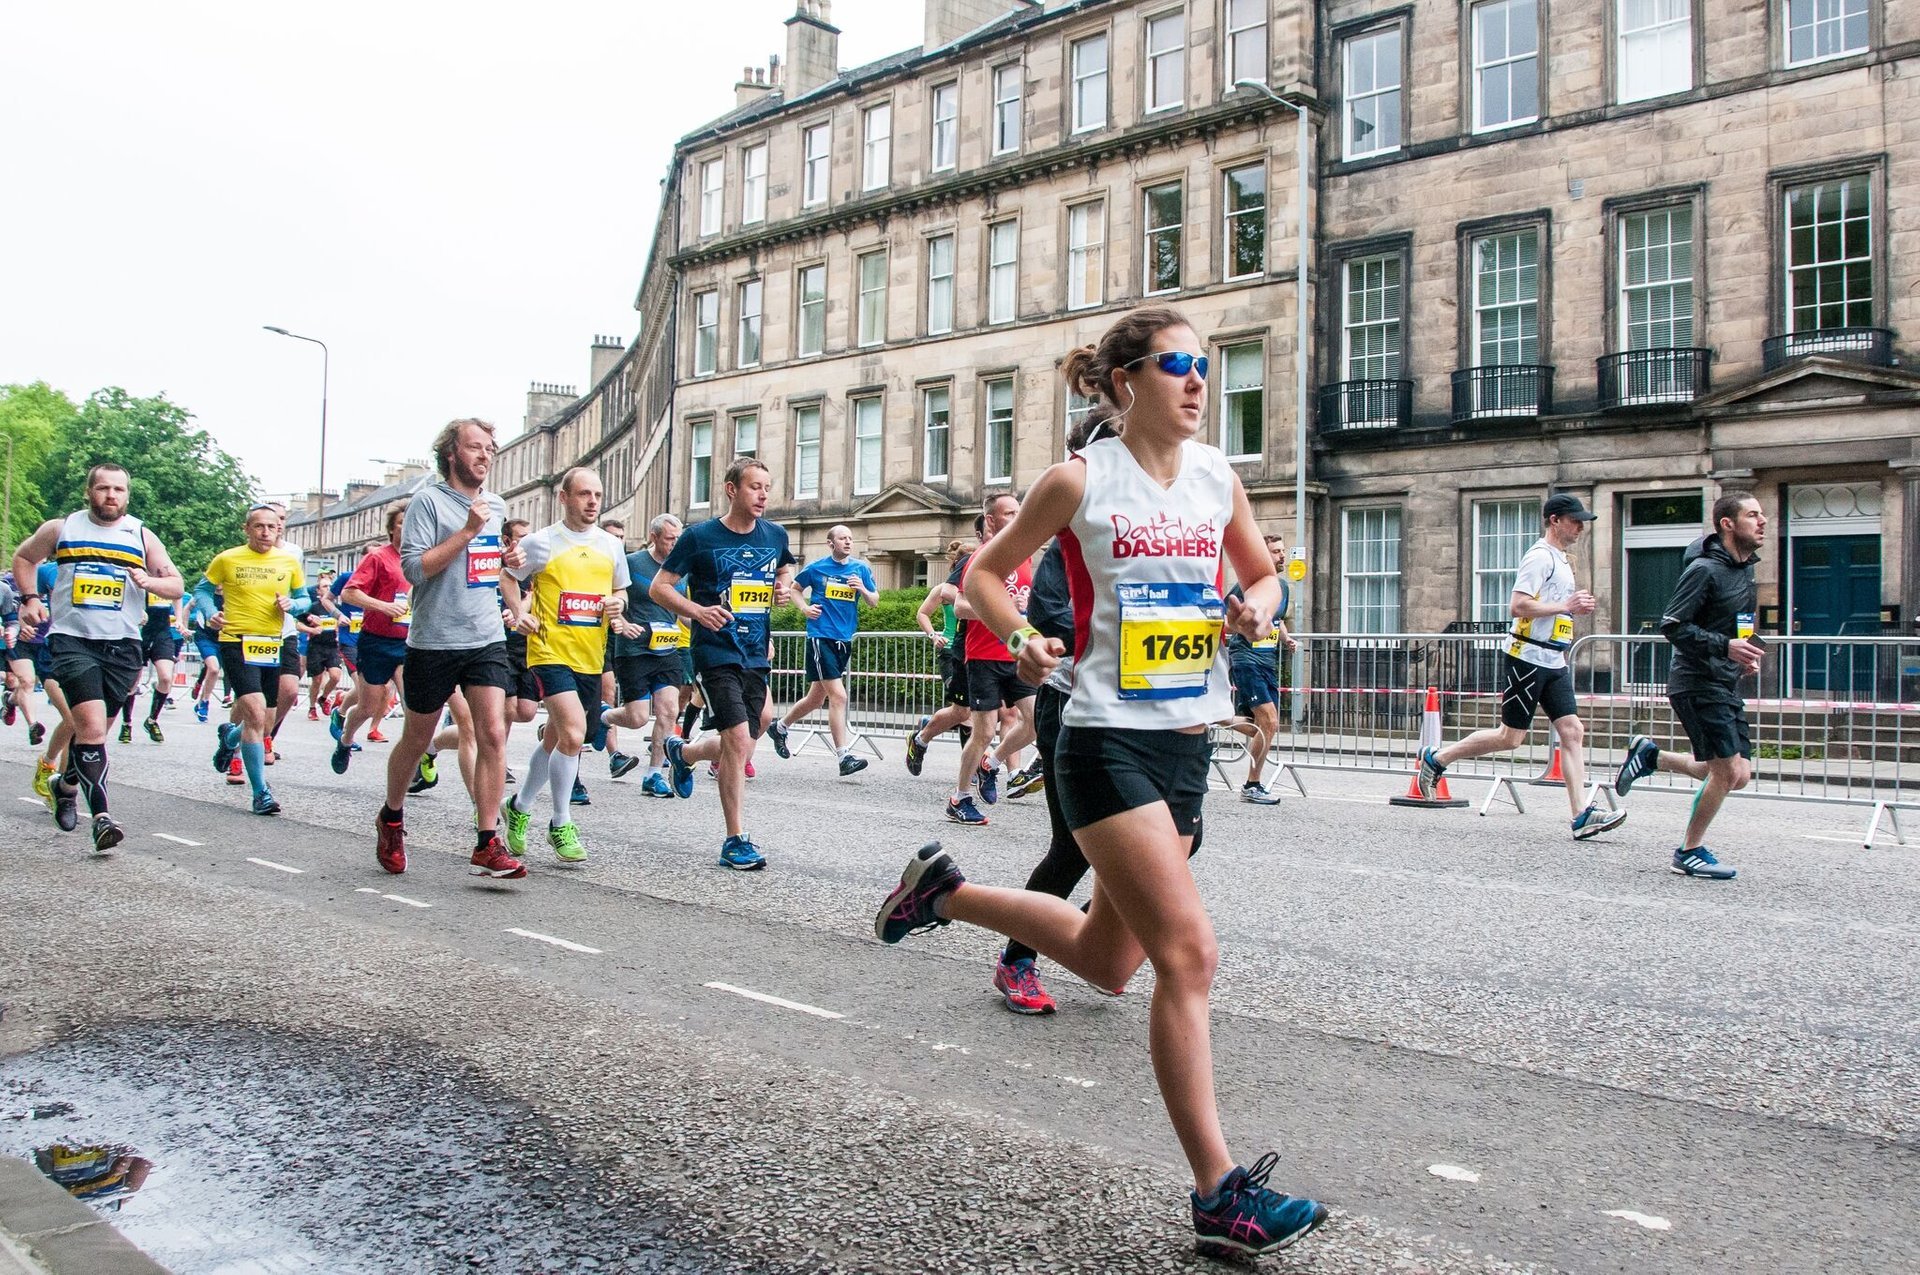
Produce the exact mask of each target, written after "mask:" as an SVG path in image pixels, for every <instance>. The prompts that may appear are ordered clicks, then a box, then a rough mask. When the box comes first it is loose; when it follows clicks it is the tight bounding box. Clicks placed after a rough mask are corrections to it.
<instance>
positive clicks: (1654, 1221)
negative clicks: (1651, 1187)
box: [1607, 1209, 1673, 1231]
mask: <svg viewBox="0 0 1920 1275" xmlns="http://www.w3.org/2000/svg"><path fill="white" fill-rule="evenodd" d="M1607 1216H1608V1217H1618V1218H1625V1219H1626V1220H1627V1221H1629V1222H1631V1223H1633V1224H1634V1225H1635V1226H1644V1227H1646V1228H1647V1229H1648V1230H1649V1231H1671V1230H1672V1229H1673V1223H1671V1222H1669V1221H1667V1219H1665V1218H1663V1217H1655V1216H1654V1215H1653V1214H1651V1213H1636V1212H1634V1211H1633V1210H1632V1209H1608V1210H1607Z"/></svg>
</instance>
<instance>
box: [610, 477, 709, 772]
mask: <svg viewBox="0 0 1920 1275" xmlns="http://www.w3.org/2000/svg"><path fill="white" fill-rule="evenodd" d="M680 530H681V528H680V520H679V519H678V518H675V517H674V516H673V515H672V514H660V515H658V516H656V517H655V518H654V520H653V521H652V522H651V523H648V524H647V544H646V547H645V548H644V549H638V550H636V551H634V552H633V553H630V554H628V555H627V576H628V578H629V579H631V580H632V581H633V583H632V584H630V585H629V586H627V610H626V614H624V615H622V616H621V617H620V618H619V619H618V620H616V621H614V623H613V675H614V680H615V681H616V682H618V683H619V687H620V707H619V708H615V709H609V710H607V711H605V712H603V713H602V714H601V716H600V720H601V722H602V723H603V724H604V725H606V726H609V727H612V728H614V729H616V730H639V729H640V728H641V727H643V726H645V725H647V723H648V721H649V720H651V721H652V723H653V740H652V746H651V747H652V757H651V759H650V765H651V769H649V770H648V771H647V777H646V778H645V779H643V780H641V781H640V791H642V792H644V793H646V794H647V796H649V797H668V798H671V797H672V796H673V789H672V788H670V787H668V786H667V777H666V774H665V772H664V771H663V770H662V769H661V762H662V760H663V759H664V758H665V756H666V742H667V731H668V730H669V729H670V728H671V727H672V724H673V720H674V718H675V716H676V715H678V713H679V711H680V687H681V685H682V681H681V679H682V678H684V677H685V676H686V674H685V672H684V671H683V670H682V667H681V660H682V658H683V656H684V653H685V652H686V649H687V642H688V640H689V638H690V636H691V635H690V633H689V632H688V628H687V626H686V625H685V624H683V623H682V622H681V621H680V619H679V617H678V616H676V615H674V613H673V612H671V611H669V610H667V608H665V607H663V606H661V605H660V604H659V603H657V602H655V601H654V600H653V597H652V593H651V591H652V589H653V578H654V577H655V576H656V575H659V574H660V568H661V567H662V566H663V565H664V564H665V563H666V562H667V560H668V559H669V558H671V557H672V556H673V547H674V546H675V545H676V544H678V543H679V541H680ZM683 588H684V583H683Z"/></svg>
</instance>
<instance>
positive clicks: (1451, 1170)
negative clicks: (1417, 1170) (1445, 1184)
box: [1427, 1164, 1480, 1182]
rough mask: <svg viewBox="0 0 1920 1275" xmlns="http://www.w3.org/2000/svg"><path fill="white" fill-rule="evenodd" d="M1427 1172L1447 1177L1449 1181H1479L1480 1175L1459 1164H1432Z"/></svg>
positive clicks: (1438, 1176)
mask: <svg viewBox="0 0 1920 1275" xmlns="http://www.w3.org/2000/svg"><path fill="white" fill-rule="evenodd" d="M1427 1172H1428V1173H1431V1174H1432V1175H1433V1176H1434V1177H1436V1178H1445V1179H1446V1180H1447V1181H1449V1182H1478V1181H1479V1180H1480V1175H1479V1174H1478V1173H1475V1172H1474V1171H1473V1170H1472V1169H1463V1168H1461V1167H1460V1166H1459V1165H1457V1164H1430V1165H1428V1166H1427Z"/></svg>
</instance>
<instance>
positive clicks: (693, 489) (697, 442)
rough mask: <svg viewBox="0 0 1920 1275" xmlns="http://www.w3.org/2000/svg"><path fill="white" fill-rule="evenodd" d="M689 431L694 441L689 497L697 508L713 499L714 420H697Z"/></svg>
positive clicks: (688, 479)
mask: <svg viewBox="0 0 1920 1275" xmlns="http://www.w3.org/2000/svg"><path fill="white" fill-rule="evenodd" d="M689 432H690V433H691V434H692V435H693V441H692V454H691V456H692V464H691V465H689V466H688V470H687V484H688V499H689V501H690V502H691V503H692V504H693V506H694V507H695V508H701V507H703V506H705V505H707V504H709V503H710V502H711V501H712V500H713V422H712V421H710V420H706V421H695V422H693V428H692V430H691V431H689Z"/></svg>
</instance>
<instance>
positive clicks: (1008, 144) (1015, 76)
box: [993, 62, 1026, 155]
mask: <svg viewBox="0 0 1920 1275" xmlns="http://www.w3.org/2000/svg"><path fill="white" fill-rule="evenodd" d="M1025 93H1026V70H1025V68H1023V67H1022V66H1021V65H1020V64H1019V63H1018V62H1009V63H1007V64H1006V65H1005V66H996V67H994V68H993V153H994V154H996V155H1008V154H1011V153H1012V152H1014V151H1017V150H1019V149H1020V114H1021V109H1022V99H1023V97H1024V95H1025Z"/></svg>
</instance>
